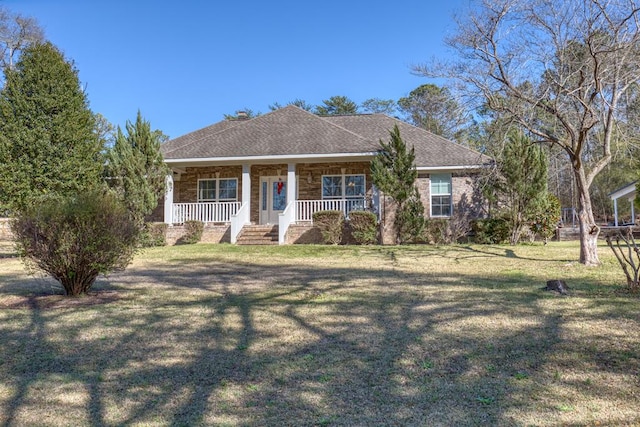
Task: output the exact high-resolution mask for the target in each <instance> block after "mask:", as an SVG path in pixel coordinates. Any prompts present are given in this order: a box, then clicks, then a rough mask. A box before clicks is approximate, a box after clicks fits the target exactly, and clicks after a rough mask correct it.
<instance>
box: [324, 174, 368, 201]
mask: <svg viewBox="0 0 640 427" xmlns="http://www.w3.org/2000/svg"><path fill="white" fill-rule="evenodd" d="M364 193H365V178H364V175H325V176H323V177H322V198H323V199H361V198H364Z"/></svg>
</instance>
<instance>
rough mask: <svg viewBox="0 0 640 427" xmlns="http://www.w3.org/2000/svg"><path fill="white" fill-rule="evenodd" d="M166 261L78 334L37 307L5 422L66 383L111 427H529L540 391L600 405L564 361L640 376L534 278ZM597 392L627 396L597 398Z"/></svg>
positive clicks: (65, 313)
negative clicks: (39, 394)
mask: <svg viewBox="0 0 640 427" xmlns="http://www.w3.org/2000/svg"><path fill="white" fill-rule="evenodd" d="M493 255H495V254H493ZM506 256H509V255H508V253H507V254H506ZM169 264H171V265H170V266H166V265H152V266H146V267H133V268H131V269H130V270H128V271H126V272H123V273H118V274H114V275H113V276H111V277H109V278H108V279H101V280H100V282H99V284H98V285H99V286H100V287H101V288H104V289H119V290H127V292H129V295H130V297H129V298H123V299H122V300H121V301H118V302H116V303H114V304H109V305H106V306H104V307H85V308H82V310H83V311H82V312H83V313H84V316H81V317H78V318H76V323H75V324H74V325H73V328H72V329H70V330H68V331H60V326H61V325H64V322H65V321H66V319H68V318H69V316H71V313H70V310H65V309H58V310H49V311H47V310H43V309H42V308H40V307H38V306H37V305H33V306H30V307H29V308H28V309H27V310H26V311H25V312H24V314H23V315H24V316H29V320H28V321H25V322H24V328H22V329H20V328H17V329H13V330H11V331H10V333H9V335H6V334H5V335H3V338H2V340H3V348H4V352H5V354H6V355H7V358H6V359H5V361H4V363H3V364H2V365H0V370H1V371H0V372H5V373H10V374H11V381H12V383H13V385H14V388H15V392H14V393H13V394H12V395H11V398H10V399H9V400H8V401H7V403H6V404H5V405H4V407H3V409H2V412H4V414H5V415H3V416H2V417H0V420H4V421H3V423H2V425H3V426H7V427H8V426H13V425H18V424H20V422H19V421H20V416H21V413H22V412H23V411H24V410H25V408H27V409H26V410H28V407H29V405H30V403H29V399H27V396H28V395H29V393H32V392H33V389H34V387H35V385H36V384H40V383H42V382H45V384H46V381H52V380H51V378H52V376H62V377H64V378H66V380H67V381H68V382H71V383H78V384H80V385H81V386H82V387H83V388H84V389H86V390H87V391H88V399H87V402H86V404H85V405H84V407H82V408H76V409H75V411H76V412H73V413H81V414H83V415H84V419H85V420H86V424H90V425H98V426H100V425H103V426H106V425H132V424H145V423H155V424H163V425H175V426H177V425H202V424H205V425H207V424H208V425H211V424H224V423H228V424H237V425H249V424H253V425H274V426H275V425H309V426H311V425H349V424H355V425H422V424H424V423H428V424H433V425H438V424H440V425H460V426H465V425H518V424H520V422H519V421H518V419H514V418H512V417H513V414H514V411H515V413H518V411H525V409H523V408H526V407H527V406H528V405H538V406H539V407H542V408H543V409H538V410H540V411H542V412H545V413H547V414H554V413H555V412H557V410H556V408H554V407H553V406H549V407H545V406H544V405H546V401H545V400H542V403H536V402H535V401H534V400H532V399H529V398H528V397H527V396H531V395H532V393H533V394H535V395H536V396H541V395H544V393H550V392H551V391H550V390H552V389H553V387H557V386H558V384H559V383H562V386H563V387H565V388H567V389H571V390H578V389H580V390H581V392H585V391H584V390H582V389H583V388H584V387H583V386H584V385H583V384H580V383H575V384H572V383H571V381H572V380H570V379H563V378H562V377H561V378H554V373H553V371H552V368H551V367H554V369H556V370H559V371H561V372H564V370H566V371H569V370H571V369H575V366H572V365H571V363H572V360H571V357H569V358H565V356H566V355H568V356H574V355H575V356H577V355H579V356H580V358H582V359H581V362H580V363H581V364H582V365H584V366H592V368H588V369H592V370H593V374H594V375H595V374H596V373H602V372H604V373H611V374H615V375H620V374H622V373H624V372H628V371H629V370H638V369H639V368H640V366H639V363H640V362H639V361H640V352H639V350H638V349H637V348H636V349H635V350H634V349H625V353H616V349H615V346H614V345H613V344H614V343H606V345H605V344H603V343H604V341H603V342H601V343H600V344H601V345H599V346H596V347H594V346H593V343H581V342H579V341H574V340H572V339H569V338H565V337H563V334H562V331H563V330H564V329H565V328H566V327H567V322H568V321H569V320H570V319H571V317H570V316H571V314H570V313H569V314H568V313H564V311H563V303H562V302H563V301H565V300H563V299H562V298H558V299H557V301H558V304H553V303H550V302H549V301H550V298H552V296H550V295H549V294H547V293H543V292H542V291H540V289H539V287H540V286H538V284H536V285H535V286H534V285H531V283H535V282H536V280H537V279H536V278H534V277H530V276H527V275H523V276H522V277H519V278H516V279H514V278H509V277H506V278H505V277H502V276H500V275H499V274H496V275H494V276H491V275H489V276H486V277H483V278H482V279H481V280H480V281H479V282H480V283H479V284H477V283H475V282H478V280H477V279H473V276H472V275H467V274H463V273H446V274H444V273H443V274H439V273H433V272H432V273H431V274H429V275H425V274H423V273H419V272H412V271H404V270H402V269H400V268H399V267H398V262H397V259H395V260H393V259H391V258H389V259H388V261H387V263H381V265H379V266H377V267H375V268H362V267H358V266H355V265H354V266H351V267H331V266H322V265H317V264H313V263H309V264H308V265H305V264H303V263H300V262H297V263H295V264H280V265H265V264H262V263H251V262H243V263H230V262H229V261H228V260H226V259H224V258H223V257H220V258H217V259H216V258H215V257H213V258H209V259H208V261H207V262H201V261H194V260H181V261H179V262H178V261H172V262H171V263H169ZM473 286H476V288H475V289H474V288H473ZM164 295H169V297H164ZM632 308H633V307H629V309H630V310H631V309H632ZM607 310H610V311H611V312H612V313H615V312H616V310H617V308H616V306H614V305H611V307H609V308H607V307H603V308H602V315H603V316H607ZM610 316H612V318H613V316H614V314H610ZM487 319H490V320H489V323H483V322H487ZM634 321H635V322H636V323H638V319H637V317H636V318H635V320H634ZM95 322H101V323H102V324H103V325H104V326H103V327H102V328H101V329H99V331H100V332H99V333H98V334H97V335H96V336H94V335H91V334H85V333H83V331H89V330H91V328H92V327H93V326H94V325H95ZM491 322H493V323H491ZM495 322H504V324H502V323H499V324H498V325H496V324H495ZM483 325H485V326H484V329H483ZM489 325H490V327H489ZM52 336H55V337H56V340H55V341H54V340H52ZM574 362H575V361H574ZM582 365H581V366H582ZM585 369H587V368H585ZM39 387H41V386H39ZM586 393H589V394H590V395H594V396H598V395H600V396H601V397H602V398H606V397H607V396H609V397H611V398H614V397H615V395H616V393H619V390H616V389H612V388H609V387H608V386H605V385H604V384H598V383H596V384H592V385H591V386H590V387H589V388H588V390H587V391H586ZM114 406H115V407H121V409H120V410H119V411H116V412H115V413H114V410H113V407H114ZM554 411H555V412H554ZM68 421H69V423H73V421H74V420H68ZM76 421H77V420H76ZM631 421H634V420H631ZM79 424H82V423H79Z"/></svg>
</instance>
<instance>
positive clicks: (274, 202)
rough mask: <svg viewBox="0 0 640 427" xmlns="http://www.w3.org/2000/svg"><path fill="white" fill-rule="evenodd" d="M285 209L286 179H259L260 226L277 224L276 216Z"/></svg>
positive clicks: (273, 177) (276, 177)
mask: <svg viewBox="0 0 640 427" xmlns="http://www.w3.org/2000/svg"><path fill="white" fill-rule="evenodd" d="M286 207H287V177H286V176H263V177H261V178H260V224H277V223H278V215H279V214H281V213H282V211H284V209H285V208H286Z"/></svg>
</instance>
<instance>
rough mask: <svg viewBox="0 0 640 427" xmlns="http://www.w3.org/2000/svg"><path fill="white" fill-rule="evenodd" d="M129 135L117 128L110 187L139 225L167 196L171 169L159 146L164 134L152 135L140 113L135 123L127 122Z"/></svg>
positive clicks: (110, 158) (108, 168) (110, 160)
mask: <svg viewBox="0 0 640 427" xmlns="http://www.w3.org/2000/svg"><path fill="white" fill-rule="evenodd" d="M125 128H126V135H125V134H124V133H123V132H122V129H120V127H118V130H117V135H116V140H115V144H114V146H113V148H112V149H111V150H110V151H109V152H108V154H107V166H106V175H107V177H106V178H107V184H108V185H109V187H111V188H112V189H114V190H115V192H116V193H117V194H118V196H119V197H120V199H121V200H123V201H124V203H125V205H126V206H127V208H128V209H129V212H130V213H131V214H132V216H133V217H134V219H136V221H139V222H142V221H143V220H144V217H145V215H148V214H150V213H151V212H152V211H153V209H155V207H156V206H157V205H158V199H159V198H160V196H162V195H163V194H164V191H165V182H166V177H167V174H168V173H169V169H168V168H167V167H166V165H165V163H164V161H163V158H162V153H161V152H160V142H161V140H162V139H163V134H162V133H161V132H159V131H151V124H150V123H149V122H148V121H146V120H144V118H143V117H142V115H141V114H140V112H139V111H138V116H137V118H136V122H135V123H131V122H129V121H127V123H126V126H125Z"/></svg>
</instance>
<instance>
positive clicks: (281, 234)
mask: <svg viewBox="0 0 640 427" xmlns="http://www.w3.org/2000/svg"><path fill="white" fill-rule="evenodd" d="M295 219H296V202H290V203H289V204H288V205H287V207H286V208H285V210H284V211H282V213H281V214H280V215H278V244H279V245H284V244H285V243H286V237H287V230H289V226H290V225H291V224H292V223H293V222H294V221H295Z"/></svg>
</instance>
